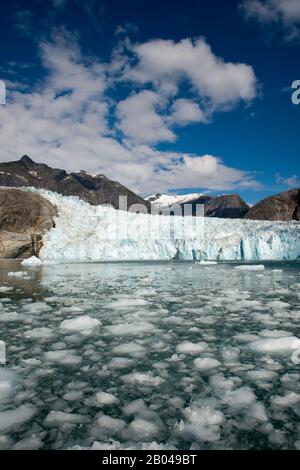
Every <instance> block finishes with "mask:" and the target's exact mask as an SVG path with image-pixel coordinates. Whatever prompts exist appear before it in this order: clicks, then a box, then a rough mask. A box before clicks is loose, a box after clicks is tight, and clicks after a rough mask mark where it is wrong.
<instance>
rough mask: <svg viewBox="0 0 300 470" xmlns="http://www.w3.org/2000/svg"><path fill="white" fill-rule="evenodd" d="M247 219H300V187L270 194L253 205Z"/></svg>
mask: <svg viewBox="0 0 300 470" xmlns="http://www.w3.org/2000/svg"><path fill="white" fill-rule="evenodd" d="M246 219H253V220H282V221H286V222H288V221H290V220H298V221H300V188H296V189H291V190H289V191H285V192H283V193H280V194H275V195H274V196H269V197H267V198H265V199H263V200H262V201H259V202H258V203H257V204H255V205H254V206H252V207H251V209H250V210H249V212H248V213H247V214H246Z"/></svg>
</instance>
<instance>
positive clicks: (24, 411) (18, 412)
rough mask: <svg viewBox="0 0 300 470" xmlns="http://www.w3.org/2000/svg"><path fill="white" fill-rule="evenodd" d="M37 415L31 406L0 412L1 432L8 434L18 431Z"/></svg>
mask: <svg viewBox="0 0 300 470" xmlns="http://www.w3.org/2000/svg"><path fill="white" fill-rule="evenodd" d="M35 413H36V409H35V408H34V407H33V406H31V405H21V406H19V407H18V408H15V409H14V410H7V411H2V412H0V432H8V431H11V430H14V429H17V428H18V427H19V426H21V425H22V424H24V423H27V422H28V421H30V420H31V419H32V418H33V416H34V415H35Z"/></svg>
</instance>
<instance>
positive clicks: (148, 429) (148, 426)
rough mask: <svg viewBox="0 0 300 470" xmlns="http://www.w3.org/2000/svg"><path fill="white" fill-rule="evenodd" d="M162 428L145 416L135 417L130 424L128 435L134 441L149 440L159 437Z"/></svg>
mask: <svg viewBox="0 0 300 470" xmlns="http://www.w3.org/2000/svg"><path fill="white" fill-rule="evenodd" d="M159 432H160V429H159V426H158V425H157V423H155V422H153V421H150V420H148V419H143V418H139V417H137V418H135V419H134V420H133V421H132V422H131V423H130V425H129V426H128V435H129V438H130V439H133V440H134V441H140V440H141V439H142V440H143V441H149V440H152V439H153V438H154V437H157V435H158V434H159Z"/></svg>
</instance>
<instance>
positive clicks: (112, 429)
mask: <svg viewBox="0 0 300 470" xmlns="http://www.w3.org/2000/svg"><path fill="white" fill-rule="evenodd" d="M97 425H98V428H99V429H100V431H101V432H102V433H103V434H106V435H108V436H114V435H116V434H118V433H119V432H120V431H121V430H122V429H124V428H125V427H126V421H124V420H123V419H117V418H112V417H111V416H107V415H101V416H100V417H99V418H98V419H97Z"/></svg>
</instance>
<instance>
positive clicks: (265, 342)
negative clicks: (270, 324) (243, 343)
mask: <svg viewBox="0 0 300 470" xmlns="http://www.w3.org/2000/svg"><path fill="white" fill-rule="evenodd" d="M248 347H249V349H250V350H251V351H254V352H257V353H267V354H284V353H292V352H293V351H295V350H297V349H300V339H299V338H297V337H296V336H285V337H281V338H269V337H266V338H264V339H258V340H256V341H253V342H252V343H249V345H248Z"/></svg>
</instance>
